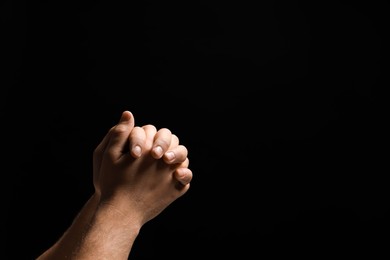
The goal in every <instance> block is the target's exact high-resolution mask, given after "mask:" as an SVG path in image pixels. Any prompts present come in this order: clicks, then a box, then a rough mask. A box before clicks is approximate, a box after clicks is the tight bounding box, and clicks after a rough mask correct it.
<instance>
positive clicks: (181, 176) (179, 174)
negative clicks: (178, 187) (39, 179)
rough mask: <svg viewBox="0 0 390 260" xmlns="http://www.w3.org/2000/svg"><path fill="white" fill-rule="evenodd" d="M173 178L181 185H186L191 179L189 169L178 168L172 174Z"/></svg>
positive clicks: (191, 175)
mask: <svg viewBox="0 0 390 260" xmlns="http://www.w3.org/2000/svg"><path fill="white" fill-rule="evenodd" d="M174 177H175V178H176V180H177V181H179V182H180V183H181V184H183V185H188V184H189V183H190V182H191V181H192V178H193V174H192V171H191V169H189V168H178V169H176V171H175V172H174Z"/></svg>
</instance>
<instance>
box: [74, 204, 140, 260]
mask: <svg viewBox="0 0 390 260" xmlns="http://www.w3.org/2000/svg"><path fill="white" fill-rule="evenodd" d="M130 216H131V214H130V215H128V214H127V213H125V212H122V211H119V210H118V208H117V207H116V206H115V205H113V204H109V203H101V204H99V206H98V207H97V210H96V212H95V215H94V216H93V217H92V219H91V222H90V223H89V225H88V228H87V229H85V230H84V233H83V236H82V239H81V240H79V244H78V246H77V247H76V250H75V251H74V252H73V257H74V258H73V259H82V260H89V259H91V260H100V259H116V260H122V259H123V260H127V259H128V256H129V253H130V251H131V248H132V246H133V244H134V241H135V239H136V237H137V236H138V234H139V231H140V229H141V225H140V224H137V223H138V222H136V221H133V220H132V218H131V217H130Z"/></svg>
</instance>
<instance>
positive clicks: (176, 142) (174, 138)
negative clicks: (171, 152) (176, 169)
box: [169, 134, 179, 149]
mask: <svg viewBox="0 0 390 260" xmlns="http://www.w3.org/2000/svg"><path fill="white" fill-rule="evenodd" d="M178 145H179V137H177V135H175V134H172V137H171V145H170V146H169V149H171V148H173V147H176V146H178Z"/></svg>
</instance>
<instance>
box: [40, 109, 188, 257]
mask: <svg viewBox="0 0 390 260" xmlns="http://www.w3.org/2000/svg"><path fill="white" fill-rule="evenodd" d="M172 155H173V157H172ZM188 166H189V159H188V151H187V148H186V147H185V146H183V145H181V144H180V143H179V139H178V137H177V136H176V135H174V134H172V133H171V131H170V130H169V129H167V128H161V129H159V130H157V129H156V127H155V126H153V125H145V126H142V127H139V126H134V117H133V115H132V113H131V112H129V111H125V112H123V114H122V116H121V119H120V121H119V123H118V124H117V125H115V126H113V127H112V128H111V129H110V130H109V131H108V133H107V134H106V136H105V137H104V138H103V140H102V141H101V143H100V144H99V145H98V146H97V147H96V149H95V151H94V154H93V184H94V188H95V192H94V194H93V195H92V196H91V198H90V199H89V200H88V201H87V202H86V204H85V205H84V207H83V208H82V209H81V211H80V212H79V214H78V216H76V218H75V219H74V221H73V223H72V225H71V226H70V227H69V228H68V230H66V232H65V233H64V234H63V236H62V237H61V238H60V239H59V240H58V241H57V242H56V243H55V244H54V245H53V246H52V247H51V248H49V249H48V250H47V251H45V252H44V253H43V254H42V255H40V256H38V258H37V260H51V259H56V260H61V259H74V260H79V259H80V260H84V259H85V260H87V259H94V260H100V259H119V260H120V259H128V256H129V254H130V251H131V248H132V246H133V243H134V241H135V239H136V237H137V236H138V234H139V232H140V229H141V227H142V226H143V225H144V224H145V223H147V222H148V221H150V220H151V219H153V218H155V217H156V216H157V215H159V214H160V213H161V212H162V211H163V210H164V209H165V208H166V207H168V206H169V205H170V204H171V203H172V202H173V201H175V200H176V199H178V198H179V197H181V196H183V195H184V194H185V193H186V192H187V191H188V189H189V187H190V182H191V180H192V171H191V170H190V169H189V168H188Z"/></svg>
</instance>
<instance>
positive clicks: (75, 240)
mask: <svg viewBox="0 0 390 260" xmlns="http://www.w3.org/2000/svg"><path fill="white" fill-rule="evenodd" d="M99 200H100V198H99V195H97V194H94V195H92V196H91V198H89V200H88V201H87V202H86V204H85V205H84V206H83V208H82V209H81V211H80V212H79V214H78V215H77V216H76V218H75V219H74V220H73V222H72V224H71V226H70V227H69V228H68V229H67V230H66V232H65V233H64V234H63V235H62V236H61V238H60V239H59V240H58V241H57V242H56V243H55V244H54V245H53V246H52V247H50V248H49V249H48V250H46V251H45V252H44V253H43V254H42V255H40V256H39V257H38V258H37V260H51V259H56V260H61V259H71V254H72V252H74V251H75V250H76V248H77V247H78V244H79V241H80V240H81V239H82V236H83V233H84V230H85V229H86V228H87V227H88V226H89V224H90V223H91V220H92V217H93V216H94V214H95V212H96V208H97V205H98V203H99Z"/></svg>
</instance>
